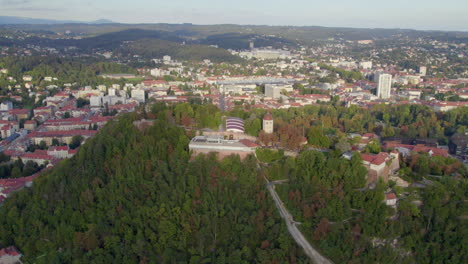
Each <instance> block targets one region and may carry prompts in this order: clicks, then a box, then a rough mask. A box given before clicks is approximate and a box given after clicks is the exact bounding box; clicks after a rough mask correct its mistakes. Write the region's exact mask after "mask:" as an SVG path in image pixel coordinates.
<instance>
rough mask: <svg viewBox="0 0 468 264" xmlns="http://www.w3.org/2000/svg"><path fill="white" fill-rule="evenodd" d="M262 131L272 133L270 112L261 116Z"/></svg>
mask: <svg viewBox="0 0 468 264" xmlns="http://www.w3.org/2000/svg"><path fill="white" fill-rule="evenodd" d="M263 131H265V133H267V134H271V133H273V117H272V116H271V114H270V112H268V113H266V115H265V116H264V117H263Z"/></svg>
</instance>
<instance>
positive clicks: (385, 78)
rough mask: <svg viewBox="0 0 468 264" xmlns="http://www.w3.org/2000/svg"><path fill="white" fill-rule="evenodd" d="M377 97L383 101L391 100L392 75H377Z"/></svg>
mask: <svg viewBox="0 0 468 264" xmlns="http://www.w3.org/2000/svg"><path fill="white" fill-rule="evenodd" d="M375 79H376V81H377V96H378V97H379V98H381V99H389V98H390V91H391V90H392V75H391V74H388V73H377V75H376V78H375Z"/></svg>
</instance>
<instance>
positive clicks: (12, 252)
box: [0, 246, 21, 257]
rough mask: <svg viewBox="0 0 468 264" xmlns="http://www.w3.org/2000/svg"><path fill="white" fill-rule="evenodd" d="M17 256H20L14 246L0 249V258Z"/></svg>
mask: <svg viewBox="0 0 468 264" xmlns="http://www.w3.org/2000/svg"><path fill="white" fill-rule="evenodd" d="M18 255H21V253H20V252H19V251H18V249H16V247H14V246H11V247H7V248H2V249H0V257H3V256H18Z"/></svg>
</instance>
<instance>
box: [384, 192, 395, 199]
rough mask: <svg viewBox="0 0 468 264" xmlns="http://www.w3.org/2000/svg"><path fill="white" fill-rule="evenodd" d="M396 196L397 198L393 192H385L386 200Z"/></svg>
mask: <svg viewBox="0 0 468 264" xmlns="http://www.w3.org/2000/svg"><path fill="white" fill-rule="evenodd" d="M396 198H397V197H396V195H395V193H387V194H385V199H387V200H393V199H396Z"/></svg>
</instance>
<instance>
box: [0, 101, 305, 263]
mask: <svg viewBox="0 0 468 264" xmlns="http://www.w3.org/2000/svg"><path fill="white" fill-rule="evenodd" d="M168 113H169V112H168V110H164V107H163V108H159V110H157V111H155V112H154V113H153V114H157V116H158V120H156V121H155V124H154V125H153V126H151V127H148V128H146V129H144V130H143V131H140V130H138V129H137V128H136V127H135V126H134V125H133V123H132V122H133V121H134V120H136V119H137V115H136V114H129V115H127V116H123V117H121V118H119V119H118V121H114V122H110V123H109V124H108V125H107V126H106V127H104V128H103V129H102V130H101V131H100V132H99V133H98V135H97V136H95V137H94V138H92V139H90V140H89V141H88V142H87V143H86V144H85V145H84V146H82V148H81V149H80V151H79V152H78V153H77V155H75V156H74V157H73V158H72V159H69V160H65V161H63V162H61V163H60V164H59V165H57V166H56V167H55V168H54V169H53V170H51V171H50V172H48V173H45V175H43V176H41V177H40V178H38V179H37V180H36V181H35V182H34V186H33V188H30V189H25V190H23V191H21V192H18V193H17V194H15V195H14V196H13V197H12V198H10V199H8V200H7V201H6V203H5V204H4V205H3V206H2V207H1V209H0V247H5V246H9V245H16V246H17V247H18V248H19V250H20V251H21V252H22V253H23V254H24V255H25V256H24V257H23V260H24V261H25V262H26V263H252V262H258V263H307V262H308V260H307V258H306V257H305V256H304V255H303V253H302V251H301V249H298V247H297V246H296V245H295V243H294V241H293V240H292V239H291V238H290V237H289V234H288V233H287V230H286V227H285V225H284V224H283V223H282V221H281V220H280V217H279V215H278V213H277V212H276V208H275V207H274V204H273V202H272V201H271V199H269V197H268V194H267V191H266V189H265V188H264V180H263V178H259V177H258V175H257V172H256V160H255V159H253V157H250V158H247V159H246V160H245V161H241V160H240V159H239V158H238V157H235V156H234V157H230V158H227V159H225V160H223V161H222V162H218V161H217V160H216V159H215V157H214V156H209V157H199V158H196V159H195V160H192V161H189V153H188V149H187V148H188V140H189V139H188V137H187V136H186V135H185V132H184V130H183V129H181V128H178V127H176V126H174V125H171V124H170V122H168V121H166V118H165V116H167V114H168Z"/></svg>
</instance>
